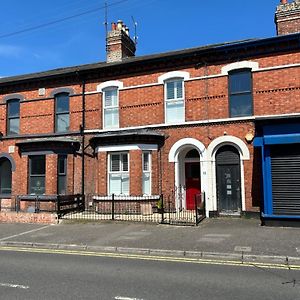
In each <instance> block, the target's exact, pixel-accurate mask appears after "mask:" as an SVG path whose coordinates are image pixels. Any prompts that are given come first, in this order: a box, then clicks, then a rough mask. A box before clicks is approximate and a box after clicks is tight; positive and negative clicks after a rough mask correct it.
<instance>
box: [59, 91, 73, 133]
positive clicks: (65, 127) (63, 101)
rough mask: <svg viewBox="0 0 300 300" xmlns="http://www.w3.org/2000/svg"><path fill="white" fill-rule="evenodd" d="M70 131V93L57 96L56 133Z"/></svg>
mask: <svg viewBox="0 0 300 300" xmlns="http://www.w3.org/2000/svg"><path fill="white" fill-rule="evenodd" d="M69 129H70V99H69V94H68V93H60V94H56V95H55V132H66V131H69Z"/></svg>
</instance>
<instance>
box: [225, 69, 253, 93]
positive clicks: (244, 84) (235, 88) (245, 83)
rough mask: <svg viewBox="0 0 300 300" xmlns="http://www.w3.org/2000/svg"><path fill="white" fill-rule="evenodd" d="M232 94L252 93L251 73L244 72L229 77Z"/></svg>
mask: <svg viewBox="0 0 300 300" xmlns="http://www.w3.org/2000/svg"><path fill="white" fill-rule="evenodd" d="M229 87H230V93H231V94H232V93H237V92H250V91H251V72H250V71H243V72H238V73H232V74H230V75H229Z"/></svg>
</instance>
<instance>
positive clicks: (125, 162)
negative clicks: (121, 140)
mask: <svg viewBox="0 0 300 300" xmlns="http://www.w3.org/2000/svg"><path fill="white" fill-rule="evenodd" d="M122 165H123V167H122V171H124V172H127V171H128V154H127V153H126V154H122Z"/></svg>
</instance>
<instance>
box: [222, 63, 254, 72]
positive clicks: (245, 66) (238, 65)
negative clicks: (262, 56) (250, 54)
mask: <svg viewBox="0 0 300 300" xmlns="http://www.w3.org/2000/svg"><path fill="white" fill-rule="evenodd" d="M238 69H251V70H252V71H257V70H258V69H259V65H258V62H254V61H238V62H235V63H232V64H229V65H226V66H225V67H223V68H222V70H221V74H222V75H228V73H229V72H230V71H233V70H238Z"/></svg>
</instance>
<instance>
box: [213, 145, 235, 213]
mask: <svg viewBox="0 0 300 300" xmlns="http://www.w3.org/2000/svg"><path fill="white" fill-rule="evenodd" d="M216 162H217V170H216V173H217V197H218V211H219V212H221V213H222V212H223V213H236V212H240V211H241V175H240V156H239V153H238V151H237V150H236V149H235V148H234V147H232V146H224V147H222V148H220V149H219V151H218V152H217V155H216Z"/></svg>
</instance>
